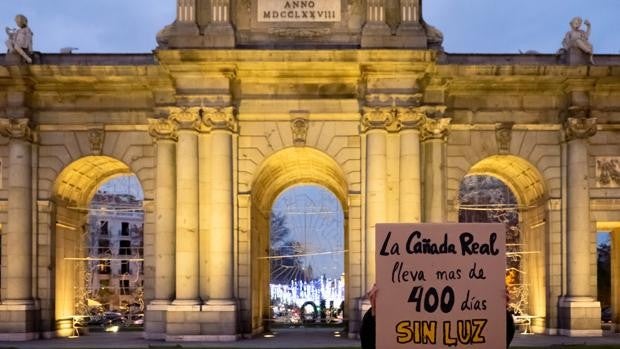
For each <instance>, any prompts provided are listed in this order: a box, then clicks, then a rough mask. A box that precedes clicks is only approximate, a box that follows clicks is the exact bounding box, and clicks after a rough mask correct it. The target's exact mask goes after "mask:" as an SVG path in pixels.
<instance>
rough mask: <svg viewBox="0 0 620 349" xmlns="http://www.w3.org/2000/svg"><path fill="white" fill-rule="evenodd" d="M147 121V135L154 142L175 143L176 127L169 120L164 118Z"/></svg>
mask: <svg viewBox="0 0 620 349" xmlns="http://www.w3.org/2000/svg"><path fill="white" fill-rule="evenodd" d="M148 121H149V135H151V137H153V139H154V140H155V141H160V140H171V141H176V140H177V139H178V137H177V128H176V125H175V124H174V123H173V122H172V121H171V120H169V119H164V118H149V119H148Z"/></svg>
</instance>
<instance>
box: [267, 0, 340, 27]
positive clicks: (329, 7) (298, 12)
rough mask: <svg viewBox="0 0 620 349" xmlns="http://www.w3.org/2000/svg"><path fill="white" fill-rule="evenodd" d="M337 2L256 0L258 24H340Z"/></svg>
mask: <svg viewBox="0 0 620 349" xmlns="http://www.w3.org/2000/svg"><path fill="white" fill-rule="evenodd" d="M340 6H341V2H340V1H337V0H291V1H286V0H258V7H257V16H258V21H259V22H340V17H341V8H340Z"/></svg>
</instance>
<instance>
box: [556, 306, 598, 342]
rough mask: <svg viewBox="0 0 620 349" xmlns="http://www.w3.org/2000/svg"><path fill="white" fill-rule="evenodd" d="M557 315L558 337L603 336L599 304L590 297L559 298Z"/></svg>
mask: <svg viewBox="0 0 620 349" xmlns="http://www.w3.org/2000/svg"><path fill="white" fill-rule="evenodd" d="M558 314H559V325H560V326H559V327H560V328H559V331H558V333H559V334H560V335H563V336H570V337H598V336H602V335H603V330H602V329H601V303H600V302H597V301H595V300H594V299H593V298H591V297H561V298H560V303H559V307H558Z"/></svg>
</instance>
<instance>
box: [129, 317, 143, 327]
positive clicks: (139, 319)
mask: <svg viewBox="0 0 620 349" xmlns="http://www.w3.org/2000/svg"><path fill="white" fill-rule="evenodd" d="M131 323H132V324H133V325H138V326H142V325H144V314H136V315H134V316H133V319H132V320H131Z"/></svg>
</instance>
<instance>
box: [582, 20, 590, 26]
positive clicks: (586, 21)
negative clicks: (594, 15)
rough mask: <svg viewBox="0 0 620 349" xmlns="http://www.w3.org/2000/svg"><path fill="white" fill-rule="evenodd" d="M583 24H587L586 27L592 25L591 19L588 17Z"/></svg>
mask: <svg viewBox="0 0 620 349" xmlns="http://www.w3.org/2000/svg"><path fill="white" fill-rule="evenodd" d="M583 24H585V25H586V27H589V26H590V21H588V20H587V19H586V20H585V21H583Z"/></svg>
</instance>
